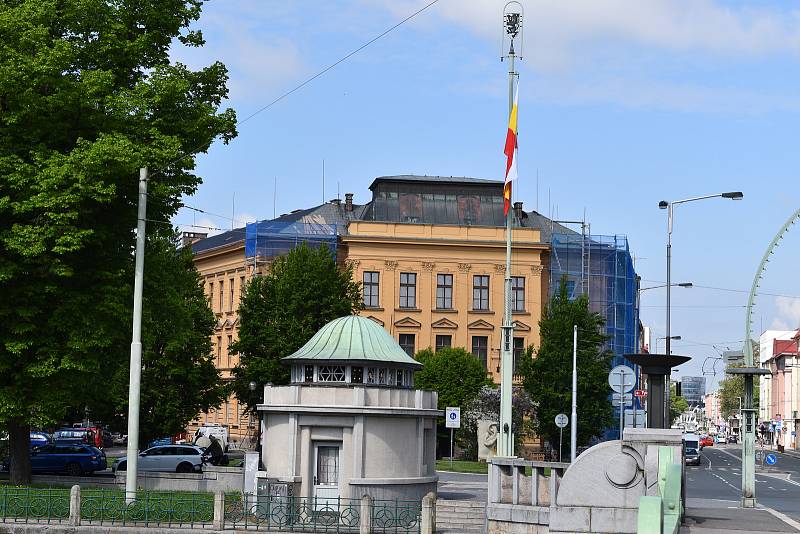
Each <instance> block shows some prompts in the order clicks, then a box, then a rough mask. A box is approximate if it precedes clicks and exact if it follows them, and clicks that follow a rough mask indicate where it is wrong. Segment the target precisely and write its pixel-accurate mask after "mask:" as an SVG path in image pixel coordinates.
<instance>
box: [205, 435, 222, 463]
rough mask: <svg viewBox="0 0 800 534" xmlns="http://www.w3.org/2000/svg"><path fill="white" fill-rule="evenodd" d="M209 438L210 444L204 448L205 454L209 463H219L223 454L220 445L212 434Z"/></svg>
mask: <svg viewBox="0 0 800 534" xmlns="http://www.w3.org/2000/svg"><path fill="white" fill-rule="evenodd" d="M209 439H210V440H211V444H210V445H209V446H208V448H207V449H206V455H207V456H208V457H209V461H210V462H211V465H219V464H220V462H221V460H222V454H223V451H222V445H220V444H219V440H218V439H217V437H216V436H214V435H212V436H210V438H209Z"/></svg>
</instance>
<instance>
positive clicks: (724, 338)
mask: <svg viewBox="0 0 800 534" xmlns="http://www.w3.org/2000/svg"><path fill="white" fill-rule="evenodd" d="M426 3H428V2H427V1H417V0H373V1H366V0H363V1H360V0H347V1H345V0H343V1H336V2H321V1H317V2H309V1H299V0H298V1H290V2H287V1H285V0H284V1H281V2H277V1H267V0H237V1H236V2H232V1H230V0H227V1H225V0H212V1H210V2H208V3H207V4H206V6H205V9H204V13H203V15H202V17H201V19H200V21H199V23H198V24H197V25H196V26H197V27H198V28H200V29H202V30H203V33H204V35H205V38H206V40H207V45H206V46H205V47H204V48H202V49H199V50H197V49H185V48H180V47H176V48H175V50H174V51H173V55H174V58H175V59H176V60H179V61H182V62H185V63H187V64H189V65H190V66H192V67H199V66H202V65H207V64H209V63H210V62H212V61H215V60H220V61H222V62H224V63H225V64H226V65H227V66H228V68H229V69H230V76H231V79H230V88H231V94H230V101H229V105H230V106H231V107H234V108H235V109H236V110H237V112H238V114H239V118H240V119H244V118H245V117H247V116H248V115H250V114H251V113H253V112H254V111H256V110H258V109H259V108H261V107H263V106H264V105H266V104H267V103H269V102H271V101H272V100H274V99H275V98H277V97H278V96H280V95H281V94H282V93H284V92H286V91H287V90H289V89H291V88H293V87H295V86H296V85H297V84H299V83H301V82H302V81H303V80H305V79H307V78H308V77H310V76H312V75H313V74H315V73H317V72H319V71H320V70H321V69H323V68H324V67H325V66H327V65H329V64H331V63H333V62H334V61H336V60H338V59H340V58H341V57H343V56H344V55H346V54H347V53H349V52H350V51H352V50H353V49H355V48H357V47H358V46H360V45H362V44H363V43H364V42H366V41H368V40H369V39H371V38H372V37H374V36H376V35H377V34H379V33H381V32H382V31H384V30H385V29H387V28H389V27H390V26H392V25H393V24H395V23H397V22H398V21H400V20H402V19H403V18H404V17H406V16H407V15H409V14H411V13H413V12H414V11H415V10H416V9H419V7H421V6H423V5H425V4H426ZM523 4H524V8H525V42H524V59H523V61H522V62H521V64H520V65H519V72H520V117H519V139H520V141H519V144H520V148H519V173H520V180H519V184H518V186H517V187H516V190H515V196H517V197H518V200H522V201H523V202H524V205H525V206H526V208H527V209H532V208H536V207H537V205H538V210H539V211H540V212H541V213H543V214H545V215H549V214H553V215H557V217H558V218H560V219H580V218H581V217H582V216H583V213H584V210H585V212H586V216H587V220H588V221H589V222H590V223H591V225H592V231H593V232H594V233H600V234H612V235H613V234H623V235H626V236H627V237H628V239H629V241H630V246H631V250H632V252H633V254H634V256H635V257H636V267H637V271H638V272H639V274H640V275H641V276H642V278H643V280H644V284H643V285H645V286H647V285H655V284H658V283H663V281H664V280H665V277H666V274H665V272H666V269H665V249H664V247H665V242H666V212H664V211H661V210H659V209H658V207H657V206H658V201H659V200H662V199H666V200H677V199H681V198H686V197H692V196H698V195H703V194H712V193H718V192H722V191H731V190H741V191H743V192H744V195H745V198H744V200H743V201H741V202H733V201H727V200H721V199H713V200H707V201H702V202H697V203H692V204H687V205H683V206H680V207H678V208H676V213H675V228H674V232H673V280H674V281H676V282H679V281H690V282H693V283H694V284H695V285H696V286H708V287H715V288H724V289H731V290H735V291H722V290H717V289H706V288H702V287H695V288H692V289H680V288H676V289H674V290H673V293H672V294H673V314H672V334H673V335H681V336H682V337H683V340H682V341H679V342H677V341H676V342H674V344H673V352H675V353H679V354H687V355H690V356H692V357H693V358H694V360H693V361H692V362H691V363H689V364H687V365H685V366H684V368H682V369H681V371H682V372H683V373H684V374H699V373H700V369H701V365H702V363H703V361H704V360H705V359H706V358H707V357H714V356H718V355H719V350H724V349H725V348H727V347H730V348H731V349H735V348H740V347H741V340H742V339H743V338H744V334H743V329H744V305H745V304H746V300H747V290H749V288H750V284H751V282H752V279H753V276H754V274H755V269H756V267H757V264H758V261H759V259H760V258H761V255H762V254H763V252H764V250H765V249H766V247H767V244H768V243H769V241H770V240H771V238H772V236H773V234H774V233H775V232H776V231H777V230H778V228H779V227H780V226H781V224H783V222H784V221H785V220H786V218H787V217H788V216H789V215H790V214H791V213H792V212H793V211H794V210H795V209H797V208H798V207H800V188H799V187H798V186H799V185H800V180H798V172H797V169H798V167H800V152H798V150H797V141H798V136H797V133H796V132H797V124H798V121H800V91H798V89H800V75H798V72H800V70H799V69H798V67H800V8H797V9H793V8H792V6H793V4H792V3H788V2H767V1H729V2H722V1H719V0H717V1H712V0H671V1H662V0H649V1H647V2H634V1H631V0H628V1H623V0H593V1H592V2H577V1H573V2H565V1H554V0H552V1H542V0H540V1H524V2H523ZM502 5H503V2H497V1H494V0H491V1H490V0H439V2H438V3H437V4H435V5H434V6H432V7H431V8H429V9H428V10H426V11H425V12H423V13H422V14H420V15H419V16H417V17H416V18H414V19H412V20H411V21H409V22H408V23H406V24H404V25H403V26H401V27H399V28H398V29H396V30H395V31H393V32H392V33H390V34H388V35H387V36H385V37H384V38H382V39H381V40H379V41H377V42H375V43H374V44H372V45H371V46H369V47H368V48H366V49H364V50H363V51H361V52H360V53H358V54H356V55H355V56H353V57H352V58H350V59H349V60H347V61H346V62H344V63H342V64H341V65H339V66H337V67H336V68H334V69H332V70H331V71H329V72H327V73H326V74H324V75H323V76H321V77H320V78H318V79H316V80H314V81H313V82H311V83H310V84H309V85H307V86H305V87H304V88H302V89H300V90H299V91H297V92H295V93H294V94H292V95H290V96H288V97H287V98H286V99H284V100H282V101H281V102H279V103H278V104H276V105H274V106H272V107H271V108H269V109H268V110H266V111H264V112H262V113H259V114H257V115H255V116H254V117H252V118H250V119H249V120H247V121H246V122H245V123H244V124H242V125H241V126H240V134H239V137H238V138H237V139H236V140H234V141H233V142H232V143H231V144H230V145H228V146H225V145H223V144H221V143H217V144H215V145H214V146H213V147H212V148H211V150H210V152H209V153H208V154H207V155H204V156H201V157H200V158H199V160H198V171H199V173H200V174H201V176H202V177H203V178H204V183H203V185H202V186H201V187H200V189H199V191H198V192H197V194H196V195H194V196H193V197H192V198H189V199H186V203H187V204H188V205H191V206H195V207H198V208H201V209H204V210H206V211H208V212H211V213H216V214H220V215H223V216H222V217H215V216H210V215H203V214H197V213H195V212H192V211H189V210H183V211H182V212H181V213H180V214H179V215H178V216H177V217H176V218H175V220H174V222H175V223H176V224H181V225H188V224H197V225H203V226H213V227H220V228H227V227H230V225H231V220H230V217H231V215H232V214H234V215H233V217H234V218H235V219H236V221H237V223H236V224H237V225H241V224H242V223H243V222H244V221H248V220H252V219H253V218H259V219H261V218H271V217H272V213H273V202H275V204H276V205H277V214H278V215H280V214H281V213H286V212H288V211H291V210H293V209H297V208H304V207H309V206H312V205H316V204H318V203H320V202H321V201H322V199H323V198H324V199H326V200H329V199H331V198H334V197H335V196H336V192H337V187H338V189H339V191H340V192H341V195H342V196H343V195H344V193H345V192H354V193H355V200H356V202H359V203H360V202H366V201H368V200H369V190H368V186H369V184H370V183H371V181H372V180H373V178H375V177H376V176H381V175H389V174H403V173H417V174H429V175H445V176H474V177H480V178H494V179H501V178H502V175H503V172H504V169H505V167H504V165H505V161H504V156H503V154H502V149H503V143H504V140H505V130H506V123H507V105H508V104H507V74H506V72H507V65H506V64H505V63H501V62H500V61H499V55H500V36H501V33H500V32H501V27H500V14H501V11H502ZM323 160H324V161H325V175H326V189H325V193H324V195H323V192H322V179H321V175H322V162H323ZM537 173H538V175H539V188H538V189H539V195H538V200H537V195H536V189H537V188H536V175H537ZM275 180H277V198H276V199H275V198H274V197H273V186H274V183H275ZM234 193H235V208H234V206H233V204H234V198H233V195H234ZM548 199H549V201H548ZM225 217H227V218H225ZM799 247H800V229H796V230H793V231H790V232H789V234H788V235H787V236H786V238H785V239H784V240H783V244H782V246H781V247H780V248H779V249H778V252H777V253H776V254H775V255H774V256H773V259H772V261H771V262H770V263H769V268H768V271H767V273H766V276H765V278H764V281H763V284H762V287H763V291H764V292H768V293H774V294H776V295H785V296H784V297H777V296H772V295H767V296H761V297H760V298H759V299H758V300H757V306H756V312H755V315H754V318H755V320H754V333H755V334H756V335H757V334H758V333H759V332H760V330H761V329H762V328H774V327H777V328H796V327H798V326H800V298H798V296H800V288H798V287H797V286H798V283H797V281H798V276H797V269H796V268H795V267H794V265H795V264H797V262H798V260H800V254H799V253H798V248H799ZM642 304H643V309H642V319H643V321H644V322H645V324H647V325H649V326H651V327H652V328H653V331H654V332H655V334H656V335H660V336H663V335H664V327H665V320H664V318H665V307H664V305H665V293H664V291H663V290H653V291H648V292H645V293H644V294H643V298H642ZM661 344H662V347H663V341H662V342H661ZM707 367H710V364H709V365H707ZM717 369H721V365H717ZM721 377H722V375H717V379H719V378H721ZM709 379H711V377H709Z"/></svg>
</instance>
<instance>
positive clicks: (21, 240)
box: [0, 0, 236, 483]
mask: <svg viewBox="0 0 800 534" xmlns="http://www.w3.org/2000/svg"><path fill="white" fill-rule="evenodd" d="M200 6H201V1H200V0H142V1H139V2H107V1H106V0H81V1H78V0H63V1H59V2H41V1H37V0H18V1H15V2H11V3H8V2H6V3H4V4H3V5H2V7H0V176H3V179H2V180H0V294H1V295H3V299H1V300H0V422H5V424H6V425H7V426H8V428H9V433H10V435H11V448H12V458H15V459H16V461H15V462H12V477H11V478H12V481H14V482H15V483H22V482H26V481H27V480H28V478H29V466H28V460H27V448H28V437H27V436H28V428H29V426H30V425H31V424H43V423H45V422H53V421H55V420H57V419H59V418H60V416H61V415H63V414H64V411H65V410H66V408H67V407H68V406H69V405H70V401H71V399H73V396H74V395H75V392H76V391H78V390H80V389H81V388H82V387H83V386H82V385H83V384H85V383H86V382H87V381H88V380H93V379H96V378H97V377H98V376H99V373H100V372H101V371H102V369H103V366H104V360H105V359H106V358H107V357H108V353H109V351H113V349H114V339H115V336H114V334H115V333H116V332H118V331H119V330H120V329H122V328H124V327H123V326H122V325H121V324H120V323H119V321H118V317H119V314H118V312H119V310H118V309H117V308H116V307H117V306H118V301H117V300H115V299H110V300H107V299H106V295H114V294H115V293H116V292H117V291H119V290H120V287H122V286H124V285H125V284H124V279H125V277H126V276H128V275H129V266H130V264H131V263H132V261H133V256H132V250H133V241H134V228H135V227H136V217H137V215H136V205H137V187H138V168H139V167H141V166H148V167H150V168H153V169H158V172H157V173H153V174H152V178H151V181H150V187H149V191H148V215H147V216H148V219H150V220H154V221H163V222H167V221H168V220H169V219H170V218H171V217H172V215H174V214H175V212H176V211H177V208H178V207H179V204H180V198H181V197H182V196H183V195H187V194H191V193H193V192H194V191H195V190H196V188H197V186H198V184H199V183H200V177H199V176H197V175H196V174H194V173H193V172H192V170H193V168H194V156H195V155H196V154H197V153H199V152H205V151H206V150H207V149H208V147H209V146H210V145H211V143H212V142H213V140H214V139H215V138H217V137H221V138H222V139H223V140H224V141H226V142H227V141H228V140H229V139H231V138H232V137H234V136H235V134H236V130H235V122H236V117H235V113H234V112H233V111H232V110H225V111H223V112H220V111H219V110H220V106H221V103H222V101H223V99H225V98H226V96H227V88H226V82H227V71H226V69H225V67H224V65H222V64H221V63H214V64H212V65H211V66H209V67H206V68H203V69H200V70H198V71H192V70H190V69H188V68H187V67H186V66H184V65H181V64H179V63H171V62H170V55H169V49H170V46H171V45H172V43H173V42H175V41H176V40H177V41H180V42H181V43H183V44H184V45H188V46H200V45H202V44H203V40H202V35H201V34H200V33H199V32H194V31H191V30H190V29H189V26H190V24H191V23H192V22H194V21H195V20H197V18H198V17H199V15H200Z"/></svg>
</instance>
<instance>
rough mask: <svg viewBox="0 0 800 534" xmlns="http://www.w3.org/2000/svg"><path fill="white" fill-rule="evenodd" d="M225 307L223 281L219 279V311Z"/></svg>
mask: <svg viewBox="0 0 800 534" xmlns="http://www.w3.org/2000/svg"><path fill="white" fill-rule="evenodd" d="M224 309H225V281H224V280H220V281H219V311H220V312H221V311H222V310H224Z"/></svg>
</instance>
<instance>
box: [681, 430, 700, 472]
mask: <svg viewBox="0 0 800 534" xmlns="http://www.w3.org/2000/svg"><path fill="white" fill-rule="evenodd" d="M683 459H684V462H685V463H687V464H689V465H700V436H698V435H697V434H684V435H683Z"/></svg>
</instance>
